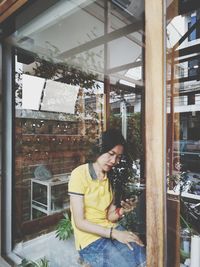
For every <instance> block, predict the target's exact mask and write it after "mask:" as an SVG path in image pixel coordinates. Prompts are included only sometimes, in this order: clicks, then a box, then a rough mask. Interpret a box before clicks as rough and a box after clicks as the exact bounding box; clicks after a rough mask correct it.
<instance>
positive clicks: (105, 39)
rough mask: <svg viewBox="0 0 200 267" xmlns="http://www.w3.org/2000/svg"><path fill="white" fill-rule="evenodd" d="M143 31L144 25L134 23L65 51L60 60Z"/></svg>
mask: <svg viewBox="0 0 200 267" xmlns="http://www.w3.org/2000/svg"><path fill="white" fill-rule="evenodd" d="M141 29H142V23H141V22H140V21H139V22H137V23H133V24H130V25H127V26H125V27H123V28H120V29H117V30H115V31H112V32H110V33H105V34H104V35H103V36H100V37H99V38H96V39H94V40H92V41H89V42H87V43H85V44H82V45H79V46H77V47H74V48H72V49H70V50H68V51H65V52H63V53H61V54H60V55H59V58H62V59H63V58H68V57H71V56H74V55H77V54H80V53H82V52H84V51H88V50H90V49H92V48H95V47H97V46H100V45H103V44H106V43H109V42H111V41H113V40H116V39H118V38H121V37H124V35H125V34H126V35H128V34H130V33H133V32H137V31H139V30H141Z"/></svg>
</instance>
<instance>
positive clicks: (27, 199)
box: [7, 0, 146, 266]
mask: <svg viewBox="0 0 200 267" xmlns="http://www.w3.org/2000/svg"><path fill="white" fill-rule="evenodd" d="M75 3H76V4H75ZM144 40H145V36H144V2H143V1H114V0H113V1H111V2H109V1H82V0H80V1H76V2H74V1H59V2H58V3H57V4H56V5H54V6H53V7H52V8H49V9H47V10H46V11H45V12H44V13H43V14H41V15H39V16H37V17H35V19H34V20H32V21H31V22H30V23H29V24H27V25H25V26H24V27H22V28H21V29H19V30H18V31H17V32H15V33H14V34H13V35H12V36H10V37H9V38H8V40H7V42H9V43H10V44H12V46H13V48H14V53H15V87H14V91H15V151H16V152H15V181H14V185H15V206H14V210H15V211H16V212H15V215H14V221H15V224H13V225H14V226H13V227H14V231H13V233H14V235H13V237H14V240H13V243H14V245H15V251H16V252H17V254H18V255H25V254H23V253H24V248H21V247H20V244H22V243H23V242H25V241H27V240H32V239H33V241H34V242H35V237H38V236H41V234H47V233H49V236H51V233H52V231H54V230H55V229H56V225H57V224H58V222H60V220H61V218H63V213H68V214H69V216H70V209H69V196H68V181H69V179H70V176H71V171H72V170H73V169H74V168H76V167H77V166H79V165H81V164H84V163H86V162H89V161H94V160H95V159H96V157H97V156H98V152H97V149H96V150H95V149H92V148H93V147H95V146H97V145H98V142H99V137H100V136H101V133H102V132H103V131H104V130H105V129H107V128H111V127H112V128H116V129H119V130H120V131H121V132H122V134H123V136H124V137H125V139H126V141H127V148H128V156H127V157H126V158H123V159H122V160H121V162H120V164H121V167H122V169H123V170H125V172H126V173H124V175H126V179H124V180H123V181H122V180H121V185H122V187H121V188H119V186H118V188H117V187H116V188H115V190H116V192H117V193H116V195H117V196H118V197H117V198H116V203H115V204H116V205H119V204H120V203H119V202H120V200H123V199H125V198H127V197H134V198H137V199H138V204H137V207H136V209H135V210H134V211H133V212H131V213H129V214H128V215H127V216H125V217H124V218H123V219H122V220H121V221H120V223H121V224H122V225H123V226H125V227H126V228H127V229H128V230H132V231H134V232H137V233H138V235H139V236H140V237H141V239H142V240H143V242H144V243H146V235H145V232H146V231H145V167H144V166H145V162H144V158H145V157H144V97H145V88H144V47H145V43H144ZM122 169H121V170H122ZM121 174H123V172H122V173H121ZM117 175H120V174H119V173H118V174H117ZM124 175H122V176H124ZM122 176H121V178H122ZM124 177H125V176H124ZM121 178H120V179H121ZM120 179H119V180H120ZM119 189H120V190H119ZM117 190H118V191H117ZM52 236H53V237H54V238H55V233H54V234H52ZM51 238H52V237H51ZM54 241H55V240H54ZM34 242H33V243H32V244H33V246H34ZM50 243H51V242H49V244H48V246H50ZM72 243H73V241H71V242H69V244H72ZM23 244H24V243H23ZM59 245H60V246H62V245H61V243H60V244H59ZM72 246H73V248H74V251H75V246H74V243H73V244H72ZM22 247H23V246H22ZM49 250H52V248H49ZM70 251H71V250H70ZM44 253H45V251H44ZM66 253H68V252H67V251H66ZM26 255H27V257H28V258H33V259H34V257H33V255H32V254H31V253H30V254H29V252H27V254H26ZM58 255H59V254H58ZM72 255H74V257H75V256H77V255H76V254H72ZM58 257H59V256H57V257H52V256H49V258H48V259H49V261H50V263H51V264H52V266H64V265H65V262H64V259H65V258H66V257H63V256H62V257H61V258H63V262H60V263H58V262H57V261H59V260H60V259H58ZM61 261H62V260H61ZM70 264H71V265H70V266H76V264H74V262H73V263H70Z"/></svg>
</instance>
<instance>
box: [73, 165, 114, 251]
mask: <svg viewBox="0 0 200 267" xmlns="http://www.w3.org/2000/svg"><path fill="white" fill-rule="evenodd" d="M68 193H69V194H73V195H82V196H83V198H84V210H85V219H86V220H88V221H90V222H92V223H95V224H98V225H101V226H104V227H108V228H110V227H112V226H114V225H115V224H114V223H112V222H110V221H108V220H107V208H108V207H109V205H110V203H111V202H112V198H113V194H112V192H111V190H109V184H108V178H107V177H105V178H104V180H103V181H100V180H98V179H94V178H92V177H91V175H90V173H89V166H88V164H84V165H81V166H79V167H77V168H76V169H75V170H73V171H72V173H71V178H70V181H69V186H68ZM72 226H73V228H74V236H75V243H76V249H77V250H80V249H83V248H84V247H86V246H88V245H89V244H90V243H92V242H94V241H96V240H97V239H99V238H101V237H100V236H98V235H95V234H91V233H88V232H84V231H81V230H79V229H77V228H76V226H75V223H74V219H73V212H72Z"/></svg>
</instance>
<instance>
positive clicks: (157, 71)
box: [145, 0, 166, 267]
mask: <svg viewBox="0 0 200 267" xmlns="http://www.w3.org/2000/svg"><path fill="white" fill-rule="evenodd" d="M163 5H164V1H160V0H152V1H148V0H146V1H145V34H146V53H145V66H146V68H145V89H146V97H145V108H146V110H145V118H146V120H145V122H146V123H145V126H146V201H147V203H146V207H147V213H146V215H147V218H146V219H147V266H148V267H165V266H166V263H165V249H166V245H165V236H166V235H165V232H166V225H165V224H166V222H165V221H166V219H165V217H166V215H165V211H166V192H165V128H166V126H165V80H164V77H165V76H164V75H165V73H164V72H165V67H164V66H165V65H164V64H165V61H164V53H165V51H164V35H165V25H164V12H163V10H164V6H163Z"/></svg>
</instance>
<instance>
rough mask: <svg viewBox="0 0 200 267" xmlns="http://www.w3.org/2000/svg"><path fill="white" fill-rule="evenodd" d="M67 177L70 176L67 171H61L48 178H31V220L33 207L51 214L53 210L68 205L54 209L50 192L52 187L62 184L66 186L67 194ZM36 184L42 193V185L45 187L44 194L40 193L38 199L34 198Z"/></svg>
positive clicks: (64, 207) (58, 210)
mask: <svg viewBox="0 0 200 267" xmlns="http://www.w3.org/2000/svg"><path fill="white" fill-rule="evenodd" d="M69 177H70V174H69V173H63V174H59V175H54V176H53V177H52V178H51V179H48V180H42V179H37V178H32V179H31V220H32V219H33V209H36V210H38V211H41V212H43V213H45V214H47V215H51V214H53V213H55V212H61V211H62V210H64V209H66V208H68V207H69V206H63V207H61V208H60V209H56V208H55V206H54V202H53V198H54V196H53V194H52V188H53V187H55V186H62V185H63V186H65V187H66V194H67V184H68V181H69ZM36 185H37V188H40V189H41V193H42V188H43V189H44V187H46V194H44V195H40V198H39V199H37V198H35V193H36ZM43 191H44V190H43ZM41 199H42V200H43V201H42V200H41Z"/></svg>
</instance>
